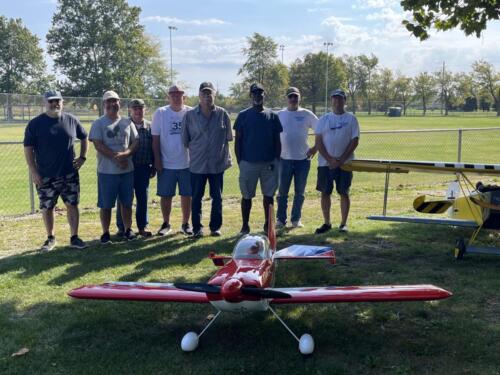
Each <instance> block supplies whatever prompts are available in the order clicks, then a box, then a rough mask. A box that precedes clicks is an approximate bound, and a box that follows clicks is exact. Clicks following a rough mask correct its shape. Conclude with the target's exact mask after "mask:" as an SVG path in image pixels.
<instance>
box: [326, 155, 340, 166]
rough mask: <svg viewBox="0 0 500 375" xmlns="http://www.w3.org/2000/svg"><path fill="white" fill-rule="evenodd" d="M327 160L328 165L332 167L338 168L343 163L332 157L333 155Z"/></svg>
mask: <svg viewBox="0 0 500 375" xmlns="http://www.w3.org/2000/svg"><path fill="white" fill-rule="evenodd" d="M327 162H328V167H329V168H330V169H337V168H339V167H340V166H341V165H342V163H341V162H340V160H337V159H336V158H332V157H329V158H328V160H327Z"/></svg>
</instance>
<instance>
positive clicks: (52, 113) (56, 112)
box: [47, 108, 62, 117]
mask: <svg viewBox="0 0 500 375" xmlns="http://www.w3.org/2000/svg"><path fill="white" fill-rule="evenodd" d="M61 112H62V109H61V108H50V109H48V110H47V114H48V115H49V116H52V117H59V116H60V115H61Z"/></svg>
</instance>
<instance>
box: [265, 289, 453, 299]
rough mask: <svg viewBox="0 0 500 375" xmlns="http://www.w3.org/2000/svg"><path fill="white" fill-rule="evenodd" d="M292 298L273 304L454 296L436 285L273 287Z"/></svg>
mask: <svg viewBox="0 0 500 375" xmlns="http://www.w3.org/2000/svg"><path fill="white" fill-rule="evenodd" d="M273 290H276V291H280V292H283V293H287V294H289V295H290V296H291V297H290V298H275V299H273V300H272V301H271V303H273V304H295V303H336V302H395V301H428V300H437V299H443V298H448V297H450V296H451V295H452V293H450V292H448V291H447V290H445V289H441V288H438V287H437V286H434V285H381V286H329V287H318V288H317V287H309V288H307V287H305V288H273Z"/></svg>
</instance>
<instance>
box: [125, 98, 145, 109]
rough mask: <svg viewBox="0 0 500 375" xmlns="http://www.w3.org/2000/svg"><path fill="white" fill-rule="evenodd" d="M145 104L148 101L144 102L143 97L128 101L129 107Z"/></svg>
mask: <svg viewBox="0 0 500 375" xmlns="http://www.w3.org/2000/svg"><path fill="white" fill-rule="evenodd" d="M145 105H146V103H144V100H142V99H132V100H131V101H130V103H128V106H129V108H135V107H144V106H145Z"/></svg>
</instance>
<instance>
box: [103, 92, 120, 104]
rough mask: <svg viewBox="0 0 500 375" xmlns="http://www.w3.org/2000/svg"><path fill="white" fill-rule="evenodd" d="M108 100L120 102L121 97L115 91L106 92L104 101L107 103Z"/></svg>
mask: <svg viewBox="0 0 500 375" xmlns="http://www.w3.org/2000/svg"><path fill="white" fill-rule="evenodd" d="M108 99H117V100H120V97H119V96H118V94H117V93H116V92H114V91H113V90H109V91H106V92H105V93H104V95H103V96H102V101H103V102H105V101H106V100H108Z"/></svg>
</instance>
